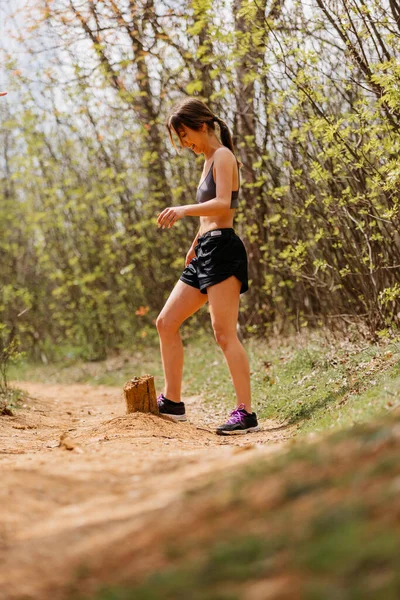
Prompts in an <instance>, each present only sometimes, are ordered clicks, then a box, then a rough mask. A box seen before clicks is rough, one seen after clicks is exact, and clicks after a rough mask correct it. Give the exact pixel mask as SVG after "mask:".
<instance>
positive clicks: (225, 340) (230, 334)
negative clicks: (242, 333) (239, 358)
mask: <svg viewBox="0 0 400 600" xmlns="http://www.w3.org/2000/svg"><path fill="white" fill-rule="evenodd" d="M213 329H214V337H215V341H216V342H217V344H218V346H219V347H220V348H221V350H222V351H224V350H226V349H227V347H228V346H229V344H231V343H232V342H236V341H238V337H237V335H236V331H226V330H225V329H221V328H219V327H218V326H215V325H214V326H213Z"/></svg>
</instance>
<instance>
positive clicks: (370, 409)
mask: <svg viewBox="0 0 400 600" xmlns="http://www.w3.org/2000/svg"><path fill="white" fill-rule="evenodd" d="M185 331H186V330H185ZM183 338H184V351H185V363H184V377H183V394H184V395H186V396H187V395H197V394H199V395H201V396H202V397H203V398H204V399H205V400H206V401H207V402H208V403H209V404H210V407H214V408H216V407H223V409H224V410H225V409H226V411H229V410H230V409H232V408H233V407H234V406H235V403H236V400H235V394H234V388H233V385H232V382H231V379H230V375H229V372H228V368H227V365H226V362H225V358H224V356H223V353H222V351H221V350H220V348H219V347H218V346H217V344H216V343H215V340H214V336H213V333H212V331H211V328H210V330H209V331H207V330H206V331H201V332H197V333H196V334H194V335H192V336H188V334H187V332H186V333H185V335H184V336H183ZM244 345H245V348H246V350H247V353H248V356H249V361H250V368H251V382H252V395H253V406H254V410H256V412H257V414H258V416H259V417H260V418H270V419H274V420H277V421H279V422H282V423H286V424H292V425H296V426H297V431H298V434H303V433H304V434H306V433H310V432H318V431H324V430H328V429H342V428H345V427H349V426H351V425H353V424H355V423H358V422H363V421H367V420H369V419H370V418H372V417H374V416H376V415H378V414H380V413H382V412H385V411H387V410H388V409H390V408H391V407H393V406H395V405H397V404H400V394H399V392H398V389H399V388H400V344H399V343H398V342H397V341H392V342H381V343H380V344H374V345H368V346H365V347H360V345H356V344H354V343H353V344H350V343H348V342H346V343H344V342H341V343H339V342H337V341H336V342H335V344H333V343H331V342H328V341H327V340H325V339H324V338H322V337H321V336H320V337H318V336H317V335H316V334H315V335H314V336H309V337H308V338H307V339H306V338H304V339H303V338H299V339H294V340H293V339H292V340H289V339H287V340H283V341H282V343H281V344H280V345H279V346H273V345H271V344H269V345H268V344H267V343H266V342H264V341H262V340H255V339H251V340H247V341H246V342H245V344H244ZM146 373H150V374H152V375H154V377H155V383H156V389H157V390H158V391H162V389H163V385H164V380H163V371H162V364H161V356H160V351H159V347H158V345H154V344H153V345H148V346H145V345H143V346H141V347H140V348H138V349H137V350H136V351H135V352H133V353H130V354H128V353H121V354H120V355H118V356H114V357H110V358H108V359H107V360H105V361H99V362H82V361H80V360H77V359H76V358H74V357H73V356H69V355H68V354H67V355H65V356H64V357H63V358H62V359H60V360H59V361H58V362H57V363H52V364H49V365H37V364H31V363H29V362H20V364H19V365H17V366H12V367H11V368H10V377H12V378H13V379H20V380H21V379H25V380H31V381H43V382H49V383H66V384H67V383H88V384H91V385H99V384H103V385H111V386H118V387H122V386H123V384H124V383H125V382H126V381H127V380H128V379H130V378H131V377H134V376H137V375H144V374H146Z"/></svg>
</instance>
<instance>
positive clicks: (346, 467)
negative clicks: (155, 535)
mask: <svg viewBox="0 0 400 600" xmlns="http://www.w3.org/2000/svg"><path fill="white" fill-rule="evenodd" d="M399 425H400V416H397V417H393V416H392V415H386V416H385V418H384V419H381V420H378V421H377V422H376V423H374V424H369V425H365V424H363V425H358V426H356V427H354V428H352V429H348V430H346V431H341V432H336V433H334V434H333V435H330V436H329V437H327V438H324V439H322V440H320V441H319V442H318V443H314V444H301V445H300V444H298V445H295V446H294V447H293V448H292V449H290V451H288V452H286V453H284V454H280V455H278V456H276V457H274V459H273V460H272V459H267V458H265V459H263V460H260V459H258V460H255V461H254V462H253V463H252V464H251V465H250V466H251V468H250V469H249V468H248V466H247V467H246V469H245V470H244V469H243V468H242V469H241V470H240V471H239V472H234V473H231V474H227V475H226V477H224V478H221V477H220V478H217V479H215V480H214V481H213V482H212V483H211V484H210V483H208V484H207V485H204V487H203V488H202V489H197V490H196V494H192V495H189V496H187V497H185V498H184V503H185V507H186V510H187V511H189V514H191V510H192V508H191V503H193V504H194V511H193V514H194V515H196V514H197V515H200V518H201V515H203V517H202V518H204V519H205V520H204V527H205V528H206V529H208V530H209V531H210V530H211V531H213V528H214V527H215V529H216V531H215V533H214V536H213V537H212V539H211V541H210V540H208V541H199V540H197V538H196V535H193V536H191V535H190V533H189V532H188V533H186V534H185V535H184V534H182V536H179V537H178V539H175V541H174V544H175V545H176V549H175V550H174V551H172V550H173V548H172V547H171V541H169V542H168V543H169V545H168V546H165V547H164V551H165V555H166V557H167V559H168V560H167V562H168V563H169V566H168V567H166V568H164V569H162V570H161V571H160V572H158V573H153V574H149V575H148V576H147V577H145V578H144V580H143V581H141V582H138V581H136V582H132V584H131V585H126V586H124V587H119V588H118V587H108V588H107V587H104V588H103V589H102V590H100V591H99V592H98V593H97V594H94V595H93V596H91V598H90V600H153V599H157V600H184V599H186V598H190V599H191V600H218V599H219V600H228V599H229V600H239V599H241V598H244V597H247V596H245V591H246V590H247V589H248V587H247V586H248V585H249V584H251V583H254V582H255V581H268V580H269V579H274V578H279V577H282V576H284V577H287V576H288V577H291V578H293V580H294V582H295V584H296V590H297V592H298V596H296V597H301V598H302V599H303V598H304V599H305V600H321V598H323V599H324V600H326V599H327V600H337V599H340V600H342V599H343V600H355V599H359V600H363V599H367V600H375V599H377V598H385V600H397V598H399V597H400V570H399V556H400V532H399V528H398V508H397V503H396V499H397V498H398V462H397V458H398V453H399V449H400V448H399V446H400V444H399V436H398V427H399ZM316 456H317V457H318V459H317V460H316V458H315V457H316ZM382 467H383V468H382ZM377 477H378V478H379V479H376V478H377ZM277 480H278V481H279V483H280V484H281V485H280V486H279V488H276V482H277ZM274 485H275V489H278V491H277V492H276V494H275V500H274V503H273V504H271V502H270V501H267V502H266V504H265V506H264V505H263V504H262V503H260V493H259V492H260V489H261V490H265V492H266V491H267V490H269V489H270V488H271V487H274ZM227 490H228V491H227ZM253 494H255V496H256V498H257V500H256V502H255V503H254V504H253V498H254V495H253ZM261 497H262V496H261ZM267 497H268V496H267ZM221 498H223V500H222V501H221ZM203 504H205V505H206V506H208V510H207V512H206V513H204V511H201V510H200V512H198V513H196V510H197V509H196V507H199V506H203ZM224 515H233V516H234V515H236V518H234V519H233V522H234V523H236V525H235V526H234V527H232V528H226V527H225V529H222V530H221V531H218V527H219V520H220V518H221V517H222V518H223V516H224ZM193 518H194V522H195V525H196V526H195V530H197V531H199V530H200V528H199V523H198V522H196V518H199V517H196V516H194V517H193ZM210 519H211V522H210ZM179 549H181V550H183V551H182V552H179V551H178V550H179ZM78 597H79V599H81V596H76V595H75V596H74V595H71V597H70V599H69V600H78ZM271 597H274V598H275V597H280V596H279V594H278V595H276V596H275V595H274V596H271ZM284 597H287V595H285V596H284Z"/></svg>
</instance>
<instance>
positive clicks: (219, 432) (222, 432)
mask: <svg viewBox="0 0 400 600" xmlns="http://www.w3.org/2000/svg"><path fill="white" fill-rule="evenodd" d="M256 431H260V427H259V426H258V425H257V426H256V427H248V428H247V429H234V430H233V431H227V430H224V429H217V432H216V433H217V435H243V434H244V433H253V432H254V433H255V432H256Z"/></svg>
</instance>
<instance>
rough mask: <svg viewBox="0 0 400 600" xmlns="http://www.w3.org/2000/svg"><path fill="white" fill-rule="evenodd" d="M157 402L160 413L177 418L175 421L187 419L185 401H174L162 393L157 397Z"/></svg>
mask: <svg viewBox="0 0 400 600" xmlns="http://www.w3.org/2000/svg"><path fill="white" fill-rule="evenodd" d="M157 404H158V410H159V411H160V415H166V416H167V417H171V419H175V421H186V414H185V403H184V402H172V400H168V398H166V397H165V396H164V394H160V395H159V396H158V398H157Z"/></svg>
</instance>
